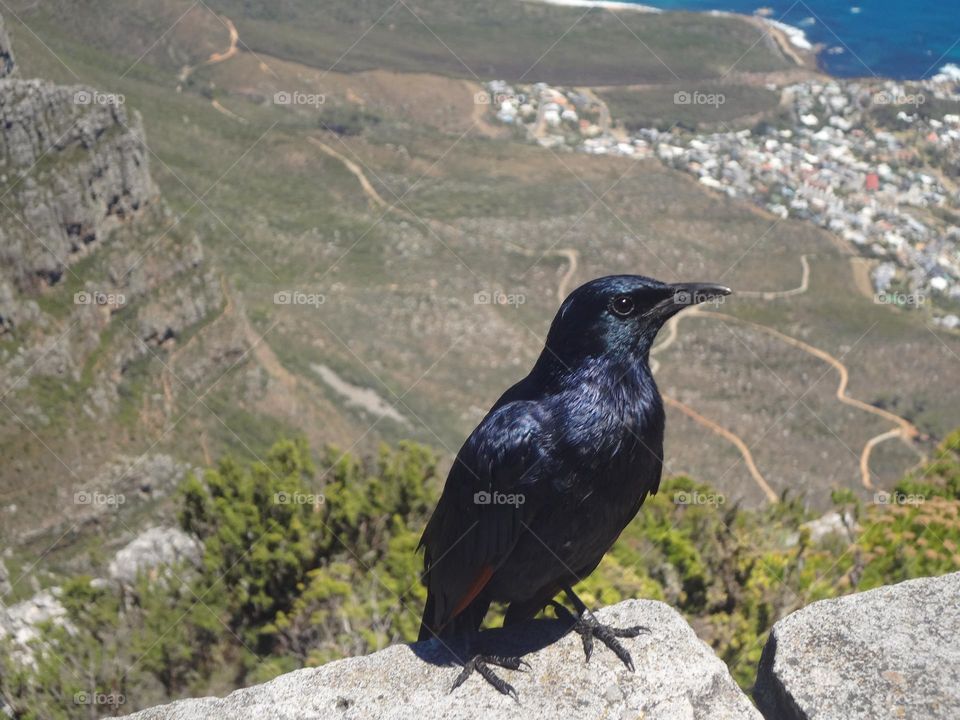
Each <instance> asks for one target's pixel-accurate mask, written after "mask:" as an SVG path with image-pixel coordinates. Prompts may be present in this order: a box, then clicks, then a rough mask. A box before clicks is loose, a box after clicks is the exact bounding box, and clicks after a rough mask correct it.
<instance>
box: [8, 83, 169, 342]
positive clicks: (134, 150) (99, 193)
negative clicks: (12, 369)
mask: <svg viewBox="0 0 960 720" xmlns="http://www.w3.org/2000/svg"><path fill="white" fill-rule="evenodd" d="M121 101H122V97H121V96H113V95H105V94H103V93H99V92H97V91H95V90H92V89H89V88H83V87H79V86H74V87H62V86H57V85H53V84H51V83H48V82H45V81H42V80H16V79H7V80H4V81H2V82H0V122H2V127H3V131H2V133H0V181H2V183H3V185H4V199H3V205H2V206H0V209H2V210H3V211H5V213H6V214H8V215H10V214H12V215H16V214H17V212H18V211H20V213H22V216H21V217H20V218H16V217H15V218H14V222H13V223H7V224H6V225H5V228H4V229H0V252H2V260H3V265H2V267H3V268H4V274H5V275H6V278H5V279H6V281H7V282H13V283H14V284H15V286H16V288H17V289H18V290H19V291H21V292H25V293H30V292H34V291H40V290H43V289H44V286H50V285H54V284H56V283H57V282H59V281H60V280H61V279H62V277H63V274H64V272H65V271H66V269H67V267H68V266H72V265H74V264H75V263H76V262H77V261H79V260H80V259H81V258H83V257H85V256H86V255H88V254H90V253H91V252H94V251H96V250H97V249H98V248H99V247H100V246H101V245H102V244H103V243H104V241H105V240H106V239H107V237H108V236H109V234H110V232H111V231H112V230H114V229H115V228H116V227H117V226H118V225H119V224H121V223H123V222H128V221H131V220H134V219H135V218H136V217H137V215H138V214H140V213H141V212H142V211H144V210H145V209H146V208H147V206H148V205H150V204H151V203H154V202H156V201H157V200H158V194H159V193H158V190H157V187H156V185H155V184H154V182H153V179H152V178H151V177H150V171H149V157H148V154H147V150H146V146H145V144H144V137H143V126H142V122H141V119H140V116H139V114H138V113H136V112H127V109H126V108H125V107H124V105H123V104H120V103H121ZM17 219H19V220H21V222H19V223H18V222H16V220H17ZM11 319H12V318H11ZM8 323H9V319H8Z"/></svg>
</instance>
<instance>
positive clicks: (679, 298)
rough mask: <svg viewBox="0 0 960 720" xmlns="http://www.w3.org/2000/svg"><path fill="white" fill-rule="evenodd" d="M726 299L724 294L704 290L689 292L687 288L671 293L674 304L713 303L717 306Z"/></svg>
mask: <svg viewBox="0 0 960 720" xmlns="http://www.w3.org/2000/svg"><path fill="white" fill-rule="evenodd" d="M726 300H727V298H726V296H725V295H713V294H710V293H704V292H691V291H689V290H677V291H676V292H675V293H674V294H673V302H674V303H675V304H676V305H701V304H703V305H713V306H714V307H719V306H721V305H723V303H725V302H726Z"/></svg>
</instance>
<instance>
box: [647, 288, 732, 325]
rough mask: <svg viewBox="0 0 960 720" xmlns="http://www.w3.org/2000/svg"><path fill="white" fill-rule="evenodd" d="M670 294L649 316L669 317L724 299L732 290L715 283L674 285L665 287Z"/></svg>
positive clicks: (654, 307)
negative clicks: (695, 306) (687, 308)
mask: <svg viewBox="0 0 960 720" xmlns="http://www.w3.org/2000/svg"><path fill="white" fill-rule="evenodd" d="M667 290H669V291H670V294H669V295H668V296H667V297H666V298H664V299H663V300H661V301H660V302H658V303H657V304H656V305H654V306H653V308H652V309H651V310H650V313H649V314H650V315H657V316H659V317H664V318H666V317H670V316H671V315H674V314H675V313H678V312H680V311H681V310H683V309H684V308H686V307H692V306H693V305H699V304H700V303H703V302H707V301H708V300H715V299H717V298H722V297H726V296H727V295H730V294H731V293H732V292H733V290H731V289H730V288H728V287H727V286H725V285H717V284H716V283H674V284H673V285H667Z"/></svg>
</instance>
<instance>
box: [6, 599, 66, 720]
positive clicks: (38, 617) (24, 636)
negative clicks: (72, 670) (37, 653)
mask: <svg viewBox="0 0 960 720" xmlns="http://www.w3.org/2000/svg"><path fill="white" fill-rule="evenodd" d="M59 595H60V588H56V587H54V588H49V589H47V590H42V591H40V592H38V593H37V594H36V595H34V596H33V597H31V598H29V599H27V600H23V601H21V602H18V603H14V604H13V605H10V606H9V607H3V606H2V605H0V640H2V639H3V638H6V637H7V636H9V637H10V638H11V640H12V641H13V643H12V645H11V657H12V658H13V659H14V660H16V661H17V662H18V663H20V664H23V665H30V664H32V663H33V651H32V650H31V648H30V643H31V642H32V641H33V640H34V639H35V638H37V637H38V636H39V634H40V631H39V628H40V626H41V625H45V624H52V625H59V626H65V627H69V625H68V621H67V618H66V616H67V611H66V608H64V607H63V605H62V604H61V603H60V600H59ZM2 709H3V706H0V710H2Z"/></svg>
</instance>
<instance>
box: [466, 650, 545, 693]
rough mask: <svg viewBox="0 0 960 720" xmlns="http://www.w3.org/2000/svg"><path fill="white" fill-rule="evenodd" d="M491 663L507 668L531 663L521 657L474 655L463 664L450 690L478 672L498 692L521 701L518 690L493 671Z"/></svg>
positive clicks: (518, 668)
mask: <svg viewBox="0 0 960 720" xmlns="http://www.w3.org/2000/svg"><path fill="white" fill-rule="evenodd" d="M491 665H496V666H497V667H502V668H506V669H507V670H520V669H522V668H523V666H526V667H528V668H529V667H530V663H528V662H527V661H526V660H524V659H523V658H519V657H509V656H503V655H483V654H478V655H474V656H473V657H471V658H470V659H469V660H467V662H465V663H464V664H463V670H461V671H460V674H459V675H457V679H456V680H454V681H453V685H452V686H451V688H450V692H453V691H454V690H456V689H457V688H458V687H460V686H461V685H463V683H464V682H465V681H466V679H467V678H468V677H470V675H472V674H473V673H474V672H476V673H477V674H478V675H480V676H481V677H482V678H483V679H484V680H486V681H487V682H488V683H490V684H491V685H493V687H494V688H496V689H497V691H498V692H501V693H503V694H504V695H509V696H510V697H512V698H513V699H514V700H516V701H517V702H519V698H518V696H517V691H516V689H515V688H514V687H513V685H511V684H510V683H508V682H507V681H506V680H504V679H503V678H501V677H499V676H498V675H497V674H496V673H495V672H493V670H491V669H490V666H491Z"/></svg>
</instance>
